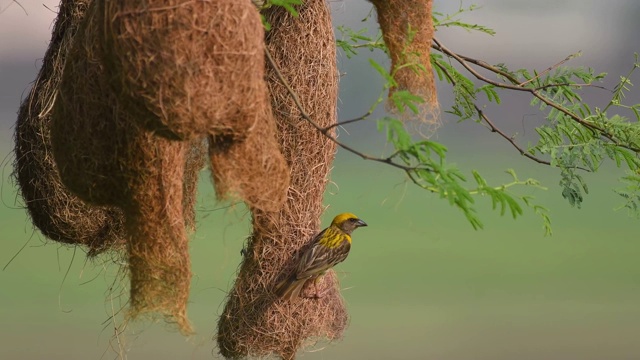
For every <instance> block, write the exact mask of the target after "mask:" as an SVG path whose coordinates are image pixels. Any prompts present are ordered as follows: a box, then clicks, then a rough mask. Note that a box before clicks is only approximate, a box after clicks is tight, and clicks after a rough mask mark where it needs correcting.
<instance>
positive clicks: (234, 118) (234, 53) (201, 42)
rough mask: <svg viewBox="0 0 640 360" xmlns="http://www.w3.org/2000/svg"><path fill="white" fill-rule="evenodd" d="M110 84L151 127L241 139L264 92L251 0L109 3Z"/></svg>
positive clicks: (258, 28)
mask: <svg viewBox="0 0 640 360" xmlns="http://www.w3.org/2000/svg"><path fill="white" fill-rule="evenodd" d="M105 11H106V16H107V17H106V19H107V23H108V25H107V26H108V29H107V31H106V35H107V44H108V45H109V48H110V51H109V53H110V54H111V58H110V59H109V60H110V61H109V63H108V66H110V67H112V68H113V70H114V74H115V77H114V78H113V79H112V80H113V85H114V88H115V89H117V90H118V91H120V90H121V93H120V100H121V101H122V102H123V104H125V106H126V107H127V109H129V110H130V111H132V110H138V112H139V113H140V114H142V115H145V114H148V113H149V112H151V113H153V114H155V115H156V116H155V117H151V118H150V117H148V116H144V118H147V119H152V121H151V122H150V123H147V125H148V126H150V127H151V129H152V130H153V131H156V132H158V133H160V134H162V135H164V136H169V137H171V136H172V135H173V136H175V137H178V138H181V139H191V138H194V137H198V136H203V135H215V136H224V137H228V138H230V139H232V140H238V139H243V138H245V137H246V135H247V134H246V131H247V129H249V128H251V127H252V126H253V125H254V121H255V120H256V119H257V117H256V114H260V113H261V112H262V111H263V109H262V108H261V105H262V104H263V103H264V102H263V101H262V100H261V99H262V98H263V97H264V96H266V93H265V91H266V88H265V86H264V84H263V83H264V81H263V78H264V58H263V56H264V55H263V46H264V45H263V38H264V27H263V25H262V22H261V20H260V15H259V13H258V10H257V9H256V7H255V6H254V5H253V4H252V2H251V1H250V0H216V1H191V0H111V1H107V2H106V8H105Z"/></svg>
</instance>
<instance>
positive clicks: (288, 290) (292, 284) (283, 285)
mask: <svg viewBox="0 0 640 360" xmlns="http://www.w3.org/2000/svg"><path fill="white" fill-rule="evenodd" d="M306 282H307V279H302V280H300V279H296V277H295V276H292V277H289V278H286V279H284V280H283V281H281V282H280V283H279V284H278V285H277V287H276V295H278V297H279V298H282V299H285V300H291V299H295V298H297V297H298V296H300V291H301V290H302V288H303V287H304V284H305V283H306Z"/></svg>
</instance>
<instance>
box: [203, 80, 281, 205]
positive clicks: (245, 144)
mask: <svg viewBox="0 0 640 360" xmlns="http://www.w3.org/2000/svg"><path fill="white" fill-rule="evenodd" d="M264 86H265V93H266V84H265V85H264ZM268 101H269V99H268V98H267V96H266V95H265V97H264V100H263V103H264V105H263V106H262V107H263V109H264V111H263V113H262V114H261V115H262V116H261V117H260V118H259V119H258V120H257V121H256V122H255V125H254V126H253V128H252V129H250V131H249V132H248V135H247V138H246V139H245V140H244V141H230V140H229V139H226V138H220V137H211V138H210V156H211V170H212V173H213V178H214V182H215V184H216V194H217V197H218V199H225V198H227V197H229V196H230V195H231V196H237V197H238V198H240V199H242V200H243V201H244V202H245V203H246V204H247V205H248V206H249V207H251V208H256V209H260V210H262V211H278V210H280V209H281V208H282V206H283V204H284V203H285V201H286V199H287V191H288V190H289V166H288V165H287V162H286V160H285V158H284V156H283V155H282V153H281V152H280V144H279V143H278V140H277V139H276V131H277V129H276V121H275V118H274V117H273V113H272V111H271V104H270V103H269V102H268Z"/></svg>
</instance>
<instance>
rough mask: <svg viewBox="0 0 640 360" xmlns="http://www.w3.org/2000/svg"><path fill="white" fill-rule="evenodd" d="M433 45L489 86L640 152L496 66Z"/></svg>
mask: <svg viewBox="0 0 640 360" xmlns="http://www.w3.org/2000/svg"><path fill="white" fill-rule="evenodd" d="M433 44H434V45H433V46H432V47H433V48H434V49H436V50H438V51H440V52H442V53H443V54H445V55H447V56H449V57H452V58H453V59H455V60H456V61H457V62H458V63H459V64H460V65H462V66H463V67H464V68H465V69H466V70H467V71H469V72H470V73H471V74H472V75H473V76H474V77H475V78H476V79H478V80H480V81H483V82H485V83H487V84H491V85H493V86H496V87H499V88H503V89H509V90H514V91H522V92H528V93H530V94H531V95H533V96H535V97H536V98H538V99H539V100H540V101H542V102H544V103H545V104H547V105H548V106H550V107H552V108H554V109H556V110H558V111H560V112H561V113H563V114H565V115H566V116H568V117H569V118H571V119H572V120H573V121H575V122H577V123H579V124H580V125H582V126H584V127H585V128H587V129H589V130H591V131H592V132H593V133H594V134H595V135H598V136H602V137H604V138H606V139H608V140H609V141H611V142H612V143H613V144H614V145H616V146H619V147H621V148H625V149H628V150H631V151H633V152H636V153H637V152H640V148H637V147H634V146H630V145H626V144H623V143H621V142H620V141H618V140H617V139H616V138H615V136H614V135H613V134H610V133H609V132H608V131H607V130H606V129H603V128H601V127H599V126H597V125H595V124H592V123H590V122H588V121H586V120H584V119H582V118H581V117H579V116H578V115H576V114H574V113H573V112H571V111H570V110H568V109H567V108H565V107H563V106H561V105H558V104H556V103H555V102H553V101H551V100H549V99H548V98H547V97H546V96H544V95H543V94H541V93H540V92H539V91H538V90H537V89H536V88H531V87H524V86H521V85H520V82H519V81H518V80H517V79H516V78H515V77H513V76H512V75H511V74H509V73H506V72H504V71H502V70H500V69H498V68H496V67H495V66H492V65H489V64H488V63H486V62H484V61H480V60H473V61H467V60H466V59H465V58H463V57H462V56H460V55H458V54H456V53H454V52H453V51H451V50H449V49H448V48H447V47H446V46H444V45H442V43H441V42H439V41H438V40H437V39H436V38H434V39H433ZM467 59H469V58H468V57H467ZM470 63H473V64H476V65H478V66H480V67H482V68H484V69H486V70H489V71H491V72H493V73H496V74H500V75H502V76H504V77H505V78H506V79H507V80H509V81H510V82H512V83H513V85H512V84H507V83H503V82H498V81H495V80H492V79H489V78H487V77H486V76H483V75H482V74H480V73H479V72H478V71H476V70H475V69H474V68H473V67H471V65H469V64H470Z"/></svg>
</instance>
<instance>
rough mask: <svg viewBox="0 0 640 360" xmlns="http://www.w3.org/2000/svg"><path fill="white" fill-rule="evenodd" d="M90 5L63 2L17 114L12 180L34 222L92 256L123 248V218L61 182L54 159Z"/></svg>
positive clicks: (52, 236)
mask: <svg viewBox="0 0 640 360" xmlns="http://www.w3.org/2000/svg"><path fill="white" fill-rule="evenodd" d="M90 3H91V1H89V0H62V2H61V3H60V10H59V13H58V17H57V19H56V22H55V25H54V28H53V33H52V37H51V42H50V43H49V48H48V50H47V52H46V54H45V56H44V59H43V62H42V68H41V69H40V72H39V73H38V77H37V79H36V81H35V83H34V84H33V87H32V89H31V91H30V93H29V96H28V97H27V98H26V99H25V100H24V101H23V102H22V104H21V106H20V110H19V112H18V120H17V123H16V131H15V135H14V141H15V156H16V159H15V162H14V172H13V177H14V179H15V180H16V182H17V184H18V185H19V190H20V192H21V195H22V198H23V200H24V203H25V205H26V207H27V210H28V212H29V215H30V217H31V221H32V222H33V224H34V225H35V226H36V227H37V228H38V229H40V231H41V232H42V233H43V234H44V235H45V236H46V237H48V238H50V239H51V240H55V241H59V242H62V243H67V244H74V245H83V246H85V247H86V248H87V250H88V255H89V256H93V255H96V254H98V253H100V252H102V251H104V250H107V249H111V248H114V249H121V248H123V247H124V228H123V224H124V217H123V214H122V211H121V210H119V209H117V208H114V207H99V206H90V205H87V204H86V203H85V202H84V201H82V200H81V199H80V198H78V197H77V196H76V195H75V194H73V193H71V192H70V191H69V190H67V188H66V187H65V186H64V185H63V184H62V182H61V180H60V177H59V175H58V170H57V165H56V162H55V161H54V158H53V156H52V144H51V131H50V130H51V129H50V127H51V119H52V112H51V110H52V107H53V104H54V102H55V101H56V94H57V90H58V87H59V84H60V81H61V78H62V72H63V68H64V64H65V61H66V60H67V54H68V51H69V49H70V48H71V46H72V43H73V41H74V38H75V37H76V33H77V30H78V26H79V24H80V23H81V22H82V20H83V19H84V17H85V12H86V10H87V7H88V6H89V4H90Z"/></svg>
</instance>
